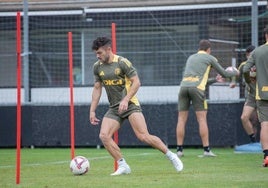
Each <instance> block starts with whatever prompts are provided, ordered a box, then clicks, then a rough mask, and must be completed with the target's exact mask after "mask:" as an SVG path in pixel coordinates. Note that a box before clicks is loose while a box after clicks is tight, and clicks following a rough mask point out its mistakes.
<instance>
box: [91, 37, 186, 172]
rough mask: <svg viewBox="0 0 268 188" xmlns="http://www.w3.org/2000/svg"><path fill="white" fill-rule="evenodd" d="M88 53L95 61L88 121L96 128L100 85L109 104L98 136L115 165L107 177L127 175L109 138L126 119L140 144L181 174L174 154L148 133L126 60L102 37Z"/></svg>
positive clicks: (133, 73) (135, 76)
mask: <svg viewBox="0 0 268 188" xmlns="http://www.w3.org/2000/svg"><path fill="white" fill-rule="evenodd" d="M92 50H93V51H94V52H95V53H96V56H97V58H98V61H97V62H96V63H95V64H94V68H93V69H94V70H93V71H94V77H95V83H94V88H93V92H92V101H91V106H90V114H89V116H90V117H89V118H90V123H91V124H92V125H97V124H98V123H99V122H100V119H98V118H97V117H96V113H95V111H96V108H97V105H98V103H99V99H100V97H101V93H102V86H103V87H104V88H105V90H106V93H107V96H108V100H109V104H110V105H109V109H108V111H107V112H106V114H105V115H104V117H103V119H102V123H101V129H100V134H99V137H100V139H101V141H102V143H103V145H104V147H105V148H106V150H107V151H108V152H109V153H110V154H111V156H112V157H113V158H114V160H115V161H117V163H118V169H117V170H116V171H115V172H114V173H112V174H111V175H112V176H114V175H122V174H129V173H131V169H130V167H129V165H128V164H127V162H126V160H125V159H124V158H123V156H122V153H121V151H120V148H119V146H118V145H117V144H116V143H115V141H114V140H113V138H112V136H113V134H114V133H115V132H116V131H117V130H118V129H119V128H120V127H121V124H122V122H123V121H124V120H125V119H128V120H129V122H130V124H131V127H132V129H133V131H134V133H135V135H136V136H137V138H138V139H139V140H140V141H142V142H144V143H146V144H149V145H151V146H152V147H154V148H156V149H158V150H160V151H161V152H162V153H164V154H165V155H166V157H167V158H168V159H169V160H170V161H171V163H172V164H173V166H174V167H175V169H176V170H177V171H178V172H179V171H181V170H182V169H183V163H182V162H181V160H180V159H179V158H178V157H177V155H176V154H175V153H173V152H171V151H170V150H169V149H168V148H167V147H166V145H165V144H164V143H163V142H162V141H161V140H160V138H158V137H157V136H154V135H151V134H150V133H149V132H148V129H147V125H146V122H145V118H144V116H143V114H142V110H141V107H140V104H139V101H138V99H137V97H136V93H137V91H138V89H139V87H140V85H141V83H140V79H139V77H138V74H137V71H136V69H135V68H134V67H133V65H132V63H131V62H130V61H129V60H127V59H126V58H124V57H120V56H118V55H116V54H114V53H113V52H112V49H111V40H110V39H109V38H106V37H99V38H97V39H96V40H94V41H93V44H92Z"/></svg>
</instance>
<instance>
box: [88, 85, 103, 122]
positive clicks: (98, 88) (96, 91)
mask: <svg viewBox="0 0 268 188" xmlns="http://www.w3.org/2000/svg"><path fill="white" fill-rule="evenodd" d="M101 93H102V84H101V82H95V84H94V87H93V91H92V100H91V105H90V111H89V120H90V123H91V124H92V125H97V124H98V123H99V121H100V120H99V119H98V118H97V117H96V109H97V106H98V104H99V101H100V97H101Z"/></svg>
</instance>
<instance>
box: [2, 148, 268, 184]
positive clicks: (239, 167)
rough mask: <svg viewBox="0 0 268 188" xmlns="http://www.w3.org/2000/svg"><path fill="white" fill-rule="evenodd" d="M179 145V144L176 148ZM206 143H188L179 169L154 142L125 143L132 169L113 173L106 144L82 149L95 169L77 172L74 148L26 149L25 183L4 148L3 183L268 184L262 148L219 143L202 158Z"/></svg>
mask: <svg viewBox="0 0 268 188" xmlns="http://www.w3.org/2000/svg"><path fill="white" fill-rule="evenodd" d="M172 150H173V151H175V150H174V149H172ZM202 152H203V151H202V149H190V148H188V149H185V150H184V154H185V156H184V157H183V158H182V161H183V163H184V170H183V171H182V172H180V173H177V172H176V171H175V169H174V168H173V166H172V165H171V163H170V162H169V161H168V160H167V159H166V157H165V156H164V155H163V154H162V153H160V152H159V151H157V150H154V149H150V148H135V149H134V148H123V149H122V153H123V154H124V157H125V159H126V160H127V162H128V163H129V165H130V167H131V169H132V173H131V174H130V175H123V176H116V177H113V176H110V173H112V172H113V169H114V161H113V159H112V158H111V157H110V155H109V154H108V153H107V151H106V150H105V149H95V148H89V149H84V148H83V149H82V148H78V149H76V151H75V153H76V155H82V156H85V157H87V158H88V159H89V160H90V165H91V168H90V170H89V172H88V173H87V174H85V175H82V176H74V175H72V174H71V172H70V170H69V163H70V157H71V152H70V149H63V148H61V149H59V148H55V149H22V150H21V175H20V184H19V185H16V150H15V149H0V187H1V188H13V187H14V188H15V187H18V188H60V187H63V188H69V187H70V188H86V187H87V188H88V187H90V188H108V187H109V188H110V187H116V188H121V187H122V188H134V187H138V188H150V187H153V188H173V187H180V188H182V187H189V188H195V187H198V188H200V187H201V188H202V187H205V188H210V187H213V188H214V187H217V188H220V187H231V188H233V187H239V188H240V187H258V188H260V187H267V185H268V184H267V170H268V169H267V168H263V167H261V163H262V157H263V156H262V154H235V153H234V151H233V149H231V148H215V149H213V152H215V153H216V154H217V155H218V156H217V157H215V158H199V157H197V156H198V155H199V154H202Z"/></svg>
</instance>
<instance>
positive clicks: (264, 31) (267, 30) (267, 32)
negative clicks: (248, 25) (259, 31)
mask: <svg viewBox="0 0 268 188" xmlns="http://www.w3.org/2000/svg"><path fill="white" fill-rule="evenodd" d="M263 33H264V34H267V35H268V25H267V26H266V27H265V28H264V29H263Z"/></svg>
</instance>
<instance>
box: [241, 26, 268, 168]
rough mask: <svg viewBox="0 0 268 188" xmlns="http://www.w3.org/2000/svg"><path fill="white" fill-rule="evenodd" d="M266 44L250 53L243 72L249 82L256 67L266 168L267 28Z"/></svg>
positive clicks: (267, 102) (259, 116)
mask: <svg viewBox="0 0 268 188" xmlns="http://www.w3.org/2000/svg"><path fill="white" fill-rule="evenodd" d="M264 36H265V40H266V43H265V44H263V45H261V46H259V47H257V48H256V49H255V50H254V51H253V52H252V53H251V56H250V57H249V59H248V60H247V63H246V64H245V65H244V68H243V72H244V77H245V80H246V81H247V82H248V83H249V82H250V75H249V73H250V69H251V68H252V67H253V66H254V65H255V66H256V70H257V71H256V72H257V76H256V96H255V98H256V104H257V114H258V119H259V121H260V123H261V132H260V140H261V145H262V149H263V153H264V160H263V166H264V167H268V74H267V73H268V26H266V27H265V28H264Z"/></svg>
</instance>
